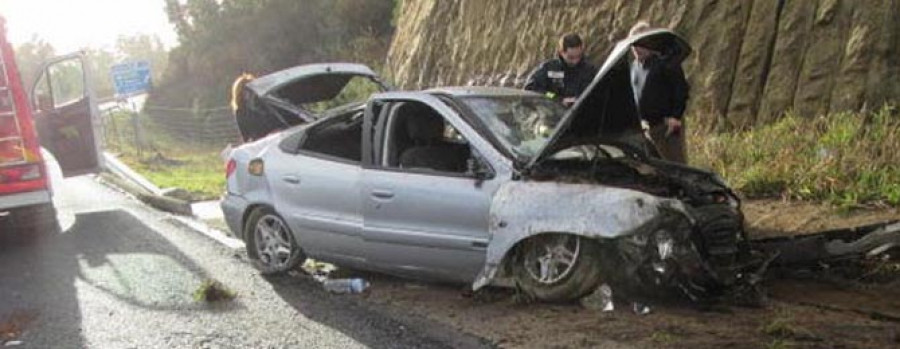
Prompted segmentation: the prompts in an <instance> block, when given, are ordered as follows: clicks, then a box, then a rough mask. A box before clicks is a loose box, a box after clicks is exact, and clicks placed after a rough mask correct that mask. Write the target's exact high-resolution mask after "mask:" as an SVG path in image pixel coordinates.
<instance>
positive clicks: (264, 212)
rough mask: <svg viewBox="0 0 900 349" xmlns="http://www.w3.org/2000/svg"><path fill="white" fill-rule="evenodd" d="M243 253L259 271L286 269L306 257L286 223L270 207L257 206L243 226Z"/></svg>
mask: <svg viewBox="0 0 900 349" xmlns="http://www.w3.org/2000/svg"><path fill="white" fill-rule="evenodd" d="M244 237H245V243H246V244H247V254H248V255H249V256H250V259H252V260H253V266H254V267H256V269H258V270H259V272H260V273H262V274H263V275H275V274H283V273H286V272H288V271H290V270H292V269H294V268H296V267H297V266H298V265H300V264H301V263H303V261H305V260H306V255H305V254H304V253H303V251H302V250H301V249H300V245H299V244H297V240H296V239H295V238H294V234H292V233H291V230H290V228H288V225H287V223H285V222H284V219H282V218H281V216H279V215H278V214H277V213H275V211H274V210H272V209H270V208H257V209H256V210H254V211H253V212H252V213H251V214H250V216H249V218H248V219H247V224H246V225H245V226H244Z"/></svg>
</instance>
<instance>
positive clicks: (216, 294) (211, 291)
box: [194, 279, 237, 302]
mask: <svg viewBox="0 0 900 349" xmlns="http://www.w3.org/2000/svg"><path fill="white" fill-rule="evenodd" d="M236 296H237V293H235V292H234V291H232V290H229V289H228V288H226V287H225V285H223V284H222V283H221V282H218V281H216V280H211V279H208V280H205V281H203V283H202V284H200V287H198V288H197V290H196V291H194V300H196V301H198V302H219V301H230V300H232V299H234V297H236Z"/></svg>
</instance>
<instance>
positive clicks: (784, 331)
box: [759, 316, 797, 338]
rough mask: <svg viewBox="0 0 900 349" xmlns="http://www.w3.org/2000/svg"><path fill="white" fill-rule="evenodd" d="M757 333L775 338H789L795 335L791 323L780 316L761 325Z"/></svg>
mask: <svg viewBox="0 0 900 349" xmlns="http://www.w3.org/2000/svg"><path fill="white" fill-rule="evenodd" d="M759 331H760V332H762V333H763V334H765V335H767V336H772V337H776V338H791V337H793V336H794V335H795V334H796V333H797V331H796V330H795V329H794V325H793V324H791V321H790V320H788V319H786V318H784V317H780V316H779V317H776V318H774V319H772V321H769V322H768V323H766V324H765V325H763V326H762V327H761V328H760V329H759Z"/></svg>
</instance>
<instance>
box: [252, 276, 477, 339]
mask: <svg viewBox="0 0 900 349" xmlns="http://www.w3.org/2000/svg"><path fill="white" fill-rule="evenodd" d="M347 273H348V272H347V271H344V270H342V272H341V273H340V274H342V275H347ZM349 273H350V274H353V275H355V276H362V277H364V278H368V277H378V278H381V277H387V276H384V275H380V274H371V273H367V272H361V271H349ZM267 280H268V281H269V283H270V284H271V285H272V288H273V289H274V290H275V292H276V293H277V294H278V295H279V296H280V297H281V298H282V299H283V300H284V301H285V302H286V303H288V304H290V305H291V306H293V307H294V309H296V310H297V312H299V313H301V314H303V315H304V316H306V317H307V318H309V319H310V320H313V321H315V322H318V323H321V324H323V325H326V326H328V327H331V328H333V329H335V330H338V331H340V332H341V333H343V334H344V335H346V336H348V337H351V338H353V339H355V340H356V341H358V342H360V343H362V344H364V345H366V346H368V347H373V348H386V347H390V348H408V347H409V348H492V347H494V346H493V345H492V344H491V343H490V342H489V341H487V340H486V339H482V338H478V337H475V336H472V335H469V334H466V333H463V332H460V331H457V330H454V329H451V328H448V327H447V326H442V325H439V324H437V323H435V322H433V321H431V320H428V319H425V318H422V317H419V316H415V315H412V314H405V313H403V312H402V310H399V311H398V309H390V308H388V307H383V306H376V305H374V304H369V303H367V302H365V299H364V297H363V296H362V295H354V294H350V295H334V294H330V293H328V292H327V291H325V290H324V288H323V287H322V284H321V283H320V282H318V281H316V280H315V279H314V278H312V277H311V276H308V275H305V274H295V275H291V276H288V275H284V276H270V277H267Z"/></svg>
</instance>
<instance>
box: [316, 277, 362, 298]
mask: <svg viewBox="0 0 900 349" xmlns="http://www.w3.org/2000/svg"><path fill="white" fill-rule="evenodd" d="M322 286H323V287H325V290H326V291H328V292H331V293H335V294H343V293H362V292H363V291H365V290H366V289H367V288H369V283H368V282H367V281H366V280H363V279H360V278H352V279H325V280H324V281H322Z"/></svg>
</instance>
